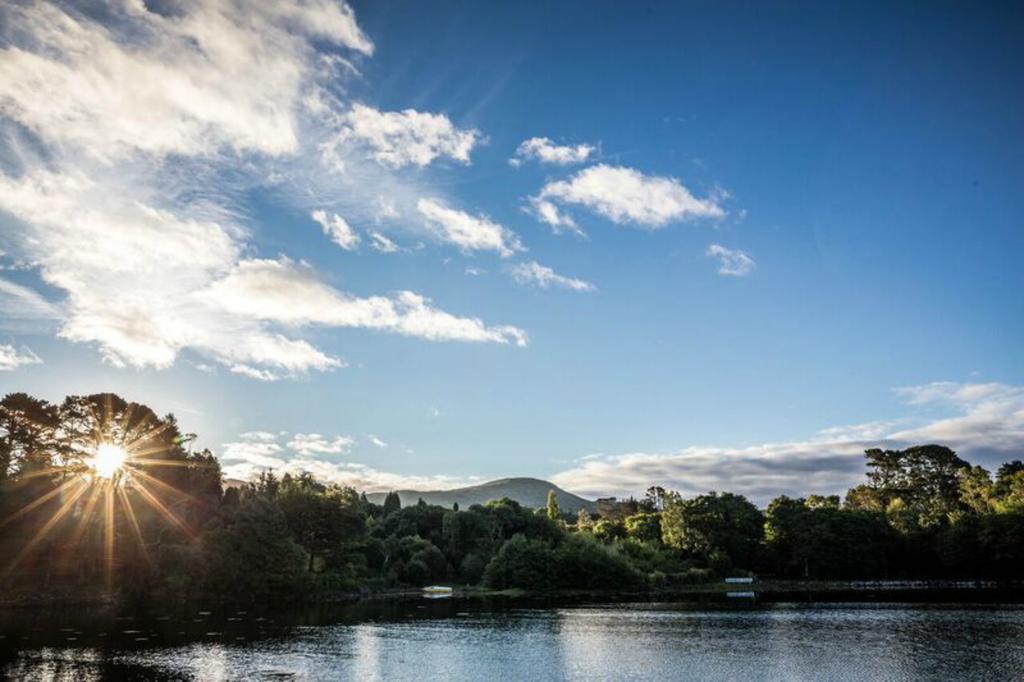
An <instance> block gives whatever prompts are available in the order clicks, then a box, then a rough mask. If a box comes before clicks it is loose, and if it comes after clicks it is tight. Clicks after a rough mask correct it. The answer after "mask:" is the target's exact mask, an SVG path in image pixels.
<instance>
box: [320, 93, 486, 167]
mask: <svg viewBox="0 0 1024 682" xmlns="http://www.w3.org/2000/svg"><path fill="white" fill-rule="evenodd" d="M339 137H340V140H342V141H350V140H351V141H356V142H359V143H362V144H365V145H367V146H368V147H369V148H370V150H371V155H372V156H373V158H374V159H375V160H376V161H377V162H379V163H381V164H383V165H385V166H388V167H391V168H401V167H403V166H421V167H422V166H426V165H428V164H430V163H431V162H432V161H434V160H435V159H437V158H441V157H447V158H450V159H453V160H455V161H460V162H462V163H466V164H468V163H469V154H470V152H471V151H472V150H473V147H474V146H476V144H477V143H478V142H479V141H480V133H479V132H478V131H476V130H460V129H459V128H456V127H455V126H454V125H453V124H452V122H451V121H450V120H449V119H448V117H447V116H445V115H444V114H431V113H427V112H420V111H416V110H414V109H406V110H405V111H387V112H383V111H378V110H377V109H374V108H372V107H368V106H366V105H364V104H355V105H353V106H352V109H351V111H349V113H348V114H347V116H346V117H345V119H344V124H343V127H342V130H341V132H340V133H339Z"/></svg>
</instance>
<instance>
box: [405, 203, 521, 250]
mask: <svg viewBox="0 0 1024 682" xmlns="http://www.w3.org/2000/svg"><path fill="white" fill-rule="evenodd" d="M416 208H417V210H419V212H420V215H422V216H423V218H424V219H426V221H427V222H428V223H429V224H431V225H432V226H434V228H435V231H436V235H437V237H438V238H439V239H441V240H442V241H445V242H448V243H450V244H454V245H455V246H457V247H459V248H460V249H462V250H463V251H495V252H497V253H498V255H500V256H501V257H502V258H507V257H509V256H511V255H513V254H514V253H516V252H517V251H523V250H524V248H523V245H522V242H520V241H519V237H518V236H516V234H515V233H514V232H512V231H511V230H508V229H505V228H504V227H502V226H501V225H498V224H497V223H495V222H493V221H491V220H490V219H488V218H487V217H486V216H482V215H478V216H474V215H471V214H469V213H466V212H465V211H459V210H457V209H454V208H449V207H448V206H446V205H445V204H444V203H442V202H441V201H439V200H437V199H420V200H419V202H418V203H417V204H416Z"/></svg>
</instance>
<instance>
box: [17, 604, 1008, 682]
mask: <svg viewBox="0 0 1024 682" xmlns="http://www.w3.org/2000/svg"><path fill="white" fill-rule="evenodd" d="M1021 670H1024V609H1022V608H1018V607H1013V608H999V607H984V608H981V607H979V608H972V607H965V606H948V607H947V606H934V605H933V606H911V605H877V604H876V605H849V604H847V605H830V606H796V605H790V606H786V605H777V606H770V607H757V608H750V609H740V610H714V609H710V610H694V609H692V608H683V607H676V606H673V605H665V604H661V605H659V604H648V605H625V606H623V605H617V606H607V607H578V608H561V609H552V610H512V611H497V612H476V613H459V614H458V615H455V616H452V617H449V618H441V619H437V618H434V619H424V618H405V619H402V620H397V621H391V622H374V623H361V624H344V625H325V626H313V627H302V628H293V629H291V630H290V631H289V633H288V634H287V635H286V636H281V637H274V638H268V639H264V640H256V641H247V642H234V643H233V642H210V641H200V642H194V643H191V644H186V645H183V646H177V647H165V648H153V649H141V650H134V651H118V650H117V649H104V650H100V649H98V648H74V647H69V648H53V647H48V648H39V649H35V650H25V651H22V652H20V654H19V655H18V657H17V658H16V659H15V660H14V661H13V662H12V663H10V664H9V665H8V667H7V668H6V669H5V670H4V672H5V673H6V674H7V675H8V676H9V677H11V678H13V679H26V680H34V679H39V680H64V679H68V680H71V679H74V680H90V679H103V678H109V677H114V676H116V677H118V678H121V679H132V678H134V679H198V680H238V679H249V680H259V679H297V680H326V679H339V678H350V679H359V680H384V679H386V680H422V679H442V678H447V679H493V680H506V679H530V680H549V679H550V680H558V679H568V680H573V679H587V680H595V679H601V680H605V679H640V678H645V679H652V678H654V679H657V678H663V679H678V678H680V677H685V678H692V679H736V678H742V679H779V680H783V679H786V680H789V679H818V680H820V679H907V678H913V679H922V678H924V679H951V678H956V679H961V680H963V679H1013V678H1014V677H1015V676H1017V675H1019V673H1020V671H1021Z"/></svg>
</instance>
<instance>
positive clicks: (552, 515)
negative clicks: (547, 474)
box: [547, 490, 562, 521]
mask: <svg viewBox="0 0 1024 682" xmlns="http://www.w3.org/2000/svg"><path fill="white" fill-rule="evenodd" d="M547 510H548V518H549V519H551V520H552V521H558V520H559V519H560V518H562V511H561V510H560V509H559V508H558V497H557V496H556V495H555V491H554V490H549V491H548V503H547Z"/></svg>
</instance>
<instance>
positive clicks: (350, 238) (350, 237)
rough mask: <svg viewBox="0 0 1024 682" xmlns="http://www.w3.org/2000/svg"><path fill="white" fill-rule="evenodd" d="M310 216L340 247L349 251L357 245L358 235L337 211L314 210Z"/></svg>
mask: <svg viewBox="0 0 1024 682" xmlns="http://www.w3.org/2000/svg"><path fill="white" fill-rule="evenodd" d="M310 216H311V217H312V218H313V220H314V221H316V222H317V223H319V225H320V227H322V228H323V230H324V234H325V235H327V236H328V237H330V238H331V241H332V242H334V243H335V244H337V245H338V246H340V247H341V248H343V249H345V250H346V251H351V250H353V249H355V248H356V247H357V246H359V235H358V234H356V231H355V230H353V229H352V227H351V226H350V225H349V224H348V223H347V222H345V219H344V218H342V217H341V216H340V215H338V214H337V213H331V214H330V215H328V213H327V212H326V211H323V210H316V211H313V212H312V213H311V214H310Z"/></svg>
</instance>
